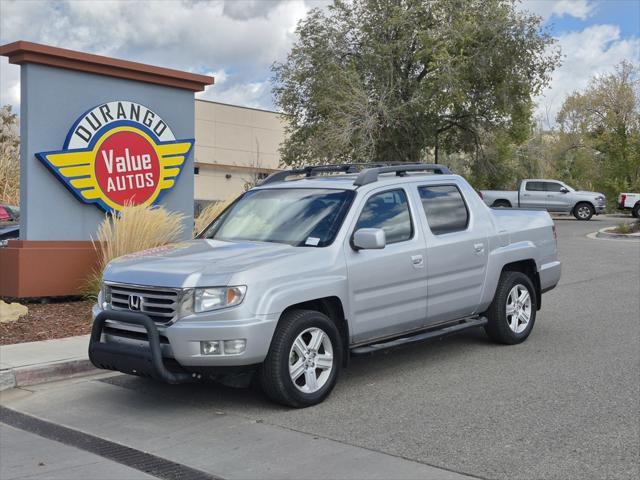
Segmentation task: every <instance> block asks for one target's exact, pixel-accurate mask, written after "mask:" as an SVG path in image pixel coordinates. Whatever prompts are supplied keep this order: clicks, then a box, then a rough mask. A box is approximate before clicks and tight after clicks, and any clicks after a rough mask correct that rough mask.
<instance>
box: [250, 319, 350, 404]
mask: <svg viewBox="0 0 640 480" xmlns="http://www.w3.org/2000/svg"><path fill="white" fill-rule="evenodd" d="M309 328H319V329H320V330H322V331H323V332H324V333H325V334H326V335H327V336H328V338H329V340H330V342H331V347H332V350H333V365H332V367H331V370H330V374H329V378H328V379H327V380H326V382H325V383H324V385H322V387H320V388H319V389H318V390H317V391H315V392H313V393H305V392H303V391H301V390H300V389H299V388H298V387H297V386H296V385H295V384H294V381H293V380H292V379H291V375H290V374H289V355H290V352H291V349H292V348H293V342H294V341H295V340H296V338H297V337H298V336H299V335H300V334H301V333H303V332H304V331H305V330H307V329H309ZM341 365H342V340H341V337H340V332H339V331H338V328H337V327H336V324H335V323H334V322H333V321H331V319H329V317H327V316H326V315H324V314H322V313H320V312H316V311H314V310H290V311H289V312H287V313H285V314H284V316H283V317H282V318H281V319H280V322H279V323H278V327H277V328H276V331H275V333H274V335H273V340H272V341H271V346H270V347H269V353H268V354H267V358H266V359H265V361H264V363H263V364H262V366H261V368H260V371H259V376H260V385H261V386H262V390H263V391H264V392H265V393H266V394H267V396H268V397H269V398H270V399H271V400H273V401H274V402H277V403H281V404H283V405H287V406H291V407H295V408H303V407H309V406H311V405H316V404H318V403H320V402H322V401H323V400H324V399H325V398H327V396H329V394H330V393H331V390H333V387H334V386H335V384H336V382H337V380H338V375H339V373H340V367H341Z"/></svg>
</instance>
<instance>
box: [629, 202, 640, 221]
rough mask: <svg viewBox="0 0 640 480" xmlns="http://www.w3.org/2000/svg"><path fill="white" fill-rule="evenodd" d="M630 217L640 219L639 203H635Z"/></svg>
mask: <svg viewBox="0 0 640 480" xmlns="http://www.w3.org/2000/svg"><path fill="white" fill-rule="evenodd" d="M631 215H633V216H634V217H635V218H640V202H638V203H636V204H635V205H634V206H633V209H632V210H631Z"/></svg>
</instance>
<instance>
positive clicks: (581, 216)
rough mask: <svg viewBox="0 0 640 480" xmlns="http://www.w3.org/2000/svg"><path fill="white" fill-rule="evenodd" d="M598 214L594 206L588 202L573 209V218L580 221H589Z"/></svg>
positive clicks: (581, 203)
mask: <svg viewBox="0 0 640 480" xmlns="http://www.w3.org/2000/svg"><path fill="white" fill-rule="evenodd" d="M595 213H596V211H595V209H594V208H593V205H591V204H590V203H587V202H580V203H578V204H577V205H576V206H575V207H573V216H574V217H576V218H577V219H578V220H583V221H585V222H586V221H588V220H591V217H593V215H594V214H595Z"/></svg>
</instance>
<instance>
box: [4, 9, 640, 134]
mask: <svg viewBox="0 0 640 480" xmlns="http://www.w3.org/2000/svg"><path fill="white" fill-rule="evenodd" d="M328 3H330V0H219V1H207V0H194V1H182V0H149V1H144V2H143V1H135V0H131V1H124V0H118V1H113V0H107V1H101V0H80V1H78V0H75V1H70V0H55V1H50V0H16V1H14V0H0V44H5V43H9V42H13V41H16V40H29V41H33V42H38V43H45V44H49V45H54V46H58V47H63V48H70V49H73V50H81V51H85V52H90V53H96V54H100V55H107V56H113V57H116V58H123V59H127V60H133V61H137V62H142V63H150V64H155V65H160V66H164V67H170V68H175V69H179V70H187V71H192V72H196V73H203V74H207V75H213V76H214V77H215V85H213V86H211V87H208V88H207V89H206V90H205V91H204V92H201V93H199V94H197V97H198V98H203V99H207V100H214V101H219V102H224V103H230V104H235V105H243V106H248V107H255V108H263V109H268V110H270V109H274V105H273V97H272V95H271V83H270V79H271V76H272V74H271V70H270V66H271V64H272V63H273V62H274V61H282V60H284V59H285V58H286V55H287V53H288V51H289V49H290V47H291V45H292V44H293V42H294V41H295V28H296V24H297V23H298V22H299V21H300V20H301V19H302V18H304V16H305V14H306V13H307V12H308V11H309V10H310V9H311V8H314V7H320V8H325V7H326V5H327V4H328ZM518 8H521V9H526V10H528V11H530V12H533V13H536V14H538V15H540V16H541V17H542V18H543V19H544V25H545V26H546V27H548V28H549V30H550V32H551V33H552V35H553V36H554V37H555V38H556V39H557V40H558V44H559V45H560V47H561V48H562V53H563V65H562V66H561V67H560V68H558V69H557V70H556V71H555V72H554V74H553V78H552V81H551V84H550V86H549V88H547V90H546V91H545V92H544V94H543V95H542V96H540V97H539V98H536V102H537V104H538V107H537V112H536V113H537V115H538V116H540V117H541V118H542V119H543V121H548V122H549V124H553V119H554V117H555V114H556V112H557V111H558V110H559V108H560V106H561V104H562V100H563V99H564V97H565V96H566V95H567V94H569V93H571V92H573V91H576V90H582V89H584V88H585V87H586V86H587V84H588V81H589V78H591V77H592V76H593V75H594V74H606V73H609V72H611V71H612V70H613V69H614V67H615V65H617V64H618V63H620V62H621V61H622V60H624V59H626V60H630V61H633V62H634V63H636V64H640V1H639V0H524V1H522V2H521V4H520V5H519V7H518ZM0 104H1V105H6V104H11V105H13V107H14V110H18V109H19V104H20V75H19V67H18V66H15V65H10V64H9V63H8V61H7V59H6V57H0Z"/></svg>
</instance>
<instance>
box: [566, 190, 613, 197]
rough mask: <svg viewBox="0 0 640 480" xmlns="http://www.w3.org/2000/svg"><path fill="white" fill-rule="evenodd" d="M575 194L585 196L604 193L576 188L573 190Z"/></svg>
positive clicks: (602, 194) (597, 195)
mask: <svg viewBox="0 0 640 480" xmlns="http://www.w3.org/2000/svg"><path fill="white" fill-rule="evenodd" d="M573 193H574V194H576V195H583V196H585V197H604V196H605V195H604V193H599V192H586V191H584V190H576V191H575V192H573Z"/></svg>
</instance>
